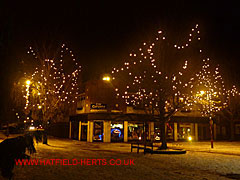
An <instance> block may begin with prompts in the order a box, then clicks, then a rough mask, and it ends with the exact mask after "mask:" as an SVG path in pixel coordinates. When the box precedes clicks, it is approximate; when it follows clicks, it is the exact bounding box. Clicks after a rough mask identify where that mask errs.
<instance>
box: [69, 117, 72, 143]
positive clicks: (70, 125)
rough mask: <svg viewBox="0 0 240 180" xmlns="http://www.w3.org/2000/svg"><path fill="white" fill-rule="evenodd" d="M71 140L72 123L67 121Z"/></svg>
mask: <svg viewBox="0 0 240 180" xmlns="http://www.w3.org/2000/svg"><path fill="white" fill-rule="evenodd" d="M71 138H72V121H69V139H71Z"/></svg>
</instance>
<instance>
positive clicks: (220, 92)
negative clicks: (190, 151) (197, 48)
mask: <svg viewBox="0 0 240 180" xmlns="http://www.w3.org/2000/svg"><path fill="white" fill-rule="evenodd" d="M203 63H204V64H203V66H202V69H201V70H200V71H199V72H198V73H197V74H196V75H195V77H193V78H192V79H191V81H190V82H189V83H188V86H190V89H191V96H190V98H188V103H189V106H196V105H197V107H198V110H199V111H200V112H201V113H202V116H205V117H208V118H209V123H210V135H211V148H213V117H214V116H216V113H217V112H220V111H222V110H223V109H225V108H226V107H227V106H228V100H229V98H228V93H227V90H226V88H225V84H224V81H223V79H222V76H221V74H220V72H219V67H218V66H217V67H216V68H213V67H212V66H210V60H209V58H207V59H206V60H203Z"/></svg>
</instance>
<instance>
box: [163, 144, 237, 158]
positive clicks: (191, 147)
mask: <svg viewBox="0 0 240 180" xmlns="http://www.w3.org/2000/svg"><path fill="white" fill-rule="evenodd" d="M168 147H169V148H179V149H185V150H187V151H194V152H207V153H217V154H225V155H237V156H240V141H232V142H230V141H216V142H214V143H213V148H211V143H210V141H199V142H170V143H168Z"/></svg>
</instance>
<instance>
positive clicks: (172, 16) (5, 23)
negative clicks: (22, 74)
mask: <svg viewBox="0 0 240 180" xmlns="http://www.w3.org/2000/svg"><path fill="white" fill-rule="evenodd" d="M190 2H191V3H190ZM233 2H234V1H225V3H222V2H220V1H211V2H210V1H209V2H208V1H181V0H179V1H171V2H168V3H166V2H165V1H145V2H137V1H136V2H133V1H131V3H129V2H126V3H124V2H123V1H110V2H107V1H96V2H91V3H82V2H81V1H77V0H72V1H65V2H58V1H51V2H45V3H44V1H38V3H37V2H35V1H31V2H25V1H7V0H6V1H3V0H2V1H1V2H0V58H1V85H2V86H1V104H2V105H1V106H2V107H5V108H1V114H4V113H5V112H6V111H8V108H7V107H8V106H7V105H6V104H7V102H8V101H9V98H8V95H9V89H10V88H11V84H12V83H13V80H14V78H15V76H16V71H18V67H19V62H20V61H21V60H23V59H24V57H25V55H26V51H27V48H28V47H29V46H33V47H34V44H41V43H43V42H48V43H55V44H59V45H61V44H62V43H66V44H67V45H68V47H70V48H71V49H72V50H73V52H74V54H75V55H76V57H77V59H78V60H79V61H80V63H81V64H82V66H83V70H84V78H85V79H88V78H93V77H97V76H99V75H101V74H102V73H105V72H107V71H109V69H110V68H111V67H113V66H117V65H118V64H119V63H120V62H122V61H123V59H124V58H126V57H127V56H128V54H129V52H131V51H132V50H134V49H135V48H136V47H138V46H139V45H140V44H141V43H142V42H144V41H145V40H146V39H148V38H149V37H150V36H152V35H153V33H156V32H157V30H158V29H163V30H164V31H167V32H168V31H169V32H172V33H176V34H183V35H187V32H189V29H191V28H192V27H193V25H195V24H196V23H198V24H199V26H200V29H201V34H202V39H203V42H204V49H206V50H207V52H209V56H210V57H211V58H213V59H214V60H216V61H217V63H219V64H220V66H224V67H225V69H227V70H229V71H228V73H229V74H231V77H232V78H233V81H234V83H238V79H239V77H240V73H238V69H239V65H240V63H239V60H240V55H239V49H240V45H239V41H240V35H239V34H240V24H239V22H240V8H239V6H237V4H234V3H233ZM239 84H240V83H239ZM3 118H5V117H4V115H2V116H1V119H3Z"/></svg>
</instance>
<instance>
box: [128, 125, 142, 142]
mask: <svg viewBox="0 0 240 180" xmlns="http://www.w3.org/2000/svg"><path fill="white" fill-rule="evenodd" d="M142 139H143V123H129V124H128V140H142Z"/></svg>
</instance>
